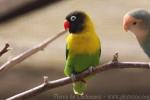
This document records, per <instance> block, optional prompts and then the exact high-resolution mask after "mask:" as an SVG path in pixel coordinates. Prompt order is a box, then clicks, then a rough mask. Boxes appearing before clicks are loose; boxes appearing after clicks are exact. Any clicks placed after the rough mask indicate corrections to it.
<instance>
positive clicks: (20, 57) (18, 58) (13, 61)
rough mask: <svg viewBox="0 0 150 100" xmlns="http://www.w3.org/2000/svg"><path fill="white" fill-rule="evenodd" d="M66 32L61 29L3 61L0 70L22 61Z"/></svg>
mask: <svg viewBox="0 0 150 100" xmlns="http://www.w3.org/2000/svg"><path fill="white" fill-rule="evenodd" d="M66 32H67V31H61V32H59V33H58V34H56V35H55V36H53V37H51V38H48V39H47V40H45V41H43V42H41V43H40V44H38V45H36V46H34V47H33V48H31V49H29V50H27V51H25V52H23V53H21V54H19V55H18V56H16V57H14V58H12V59H10V60H8V61H7V62H6V63H4V64H3V65H2V66H0V72H3V71H6V70H7V69H9V68H11V67H13V66H14V65H16V64H18V63H20V62H22V61H23V60H25V59H27V58H28V57H30V56H31V55H33V54H35V53H37V52H38V51H40V50H43V49H44V48H45V47H46V46H47V45H48V44H50V43H51V42H53V41H54V40H55V39H57V38H58V37H60V36H62V35H63V34H64V33H66Z"/></svg>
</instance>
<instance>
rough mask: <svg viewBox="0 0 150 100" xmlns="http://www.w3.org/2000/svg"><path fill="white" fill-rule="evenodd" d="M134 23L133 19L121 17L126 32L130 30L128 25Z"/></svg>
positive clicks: (126, 16)
mask: <svg viewBox="0 0 150 100" xmlns="http://www.w3.org/2000/svg"><path fill="white" fill-rule="evenodd" d="M134 21H135V18H133V17H132V16H129V15H125V16H124V17H123V28H124V30H125V31H126V32H127V31H128V30H129V28H130V25H131V24H132V23H133V22H134Z"/></svg>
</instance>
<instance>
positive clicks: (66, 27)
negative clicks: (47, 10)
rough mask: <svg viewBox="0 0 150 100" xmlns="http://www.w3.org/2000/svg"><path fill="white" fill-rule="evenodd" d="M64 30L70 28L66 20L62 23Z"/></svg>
mask: <svg viewBox="0 0 150 100" xmlns="http://www.w3.org/2000/svg"><path fill="white" fill-rule="evenodd" d="M64 28H65V30H68V29H69V28H70V23H69V22H68V21H67V20H65V21H64Z"/></svg>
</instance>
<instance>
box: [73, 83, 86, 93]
mask: <svg viewBox="0 0 150 100" xmlns="http://www.w3.org/2000/svg"><path fill="white" fill-rule="evenodd" d="M86 85H87V84H86V83H85V82H82V81H78V82H75V83H73V91H74V94H77V95H83V94H84V92H85V90H86Z"/></svg>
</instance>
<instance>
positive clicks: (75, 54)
mask: <svg viewBox="0 0 150 100" xmlns="http://www.w3.org/2000/svg"><path fill="white" fill-rule="evenodd" d="M64 27H65V29H66V30H69V35H68V36H67V39H66V41H67V45H66V64H65V69H64V73H65V75H66V76H69V77H71V76H72V75H75V74H78V73H81V72H83V71H85V70H87V69H88V68H89V67H91V66H96V65H98V64H99V60H100V55H101V47H100V40H99V37H98V35H97V34H96V32H95V29H94V26H93V23H92V21H91V19H90V17H89V16H88V15H87V14H86V13H85V12H82V11H74V12H72V13H70V14H69V15H67V16H66V20H65V22H64ZM86 80H87V79H86ZM86 80H85V79H83V80H82V81H78V82H75V83H73V90H74V93H75V94H78V95H83V94H84V92H85V90H86Z"/></svg>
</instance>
